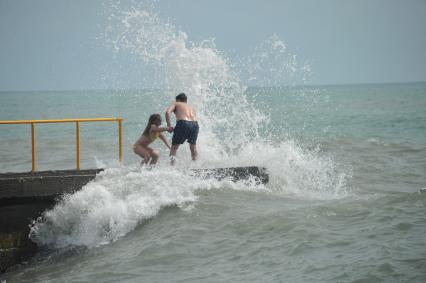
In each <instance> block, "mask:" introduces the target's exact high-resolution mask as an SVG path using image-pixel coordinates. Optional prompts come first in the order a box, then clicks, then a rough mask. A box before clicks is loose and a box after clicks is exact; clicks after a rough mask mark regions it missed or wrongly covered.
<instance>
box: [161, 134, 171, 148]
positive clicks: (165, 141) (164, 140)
mask: <svg viewBox="0 0 426 283" xmlns="http://www.w3.org/2000/svg"><path fill="white" fill-rule="evenodd" d="M159 138H160V139H161V140H162V141H163V142H164V144H165V145H166V146H167V148H168V149H170V144H169V142H168V141H167V139H166V137H165V136H164V135H163V134H160V136H159Z"/></svg>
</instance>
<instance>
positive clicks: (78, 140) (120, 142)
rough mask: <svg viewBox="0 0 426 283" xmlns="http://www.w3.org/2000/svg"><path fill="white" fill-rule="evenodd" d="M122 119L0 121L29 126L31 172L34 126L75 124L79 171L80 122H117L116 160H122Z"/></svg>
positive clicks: (34, 146)
mask: <svg viewBox="0 0 426 283" xmlns="http://www.w3.org/2000/svg"><path fill="white" fill-rule="evenodd" d="M122 121H123V119H122V118H82V119H60V120H11V121H0V125H2V124H31V154H32V169H31V170H32V171H33V172H34V171H35V170H36V127H35V126H36V124H44V123H75V143H76V167H77V170H80V123H81V122H118V159H119V160H120V162H121V161H122V160H123V142H122V141H123V139H122V134H123V130H122Z"/></svg>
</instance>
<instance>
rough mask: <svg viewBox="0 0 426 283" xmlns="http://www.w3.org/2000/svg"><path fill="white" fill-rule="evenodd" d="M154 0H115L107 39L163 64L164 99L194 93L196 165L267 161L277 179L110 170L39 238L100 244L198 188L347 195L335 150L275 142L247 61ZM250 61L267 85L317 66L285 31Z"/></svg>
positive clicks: (42, 225) (63, 207)
mask: <svg viewBox="0 0 426 283" xmlns="http://www.w3.org/2000/svg"><path fill="white" fill-rule="evenodd" d="M153 3H155V2H142V4H138V5H134V6H133V7H131V8H126V9H124V8H123V7H122V6H121V4H120V3H117V4H114V5H111V6H110V7H109V8H110V11H111V12H110V16H109V21H110V23H109V25H108V27H107V28H106V32H105V34H104V35H103V36H102V39H103V40H104V41H105V42H106V43H107V44H108V45H109V46H111V48H112V49H113V50H115V52H117V53H128V54H129V53H130V54H131V55H132V56H133V57H134V58H135V62H136V63H137V64H141V65H143V64H150V65H151V66H155V68H156V70H157V71H156V74H161V75H159V76H158V77H157V78H152V79H153V80H155V84H156V85H157V86H158V87H159V88H161V89H163V90H164V91H163V92H162V93H163V94H161V95H160V97H159V98H158V101H170V102H171V101H173V100H174V96H175V95H176V94H177V93H179V92H185V93H187V95H188V97H189V102H190V103H191V104H193V105H194V106H195V107H196V110H197V113H198V120H199V124H200V135H199V140H198V144H199V145H200V146H199V156H200V159H199V161H197V163H196V164H193V166H198V167H230V166H247V165H256V166H263V167H266V168H267V171H268V173H269V175H270V183H269V184H268V186H267V187H263V186H259V185H258V184H257V183H256V182H250V181H248V182H240V183H236V184H232V185H229V180H225V181H221V182H219V181H216V180H199V179H197V178H194V177H191V176H190V175H188V174H185V173H182V171H179V170H174V169H173V170H170V168H168V167H164V168H162V167H158V168H156V170H152V171H143V170H142V171H140V170H135V169H134V168H118V169H117V168H116V169H109V170H106V171H105V172H104V173H103V174H102V175H101V176H98V178H97V179H96V180H95V181H93V182H91V183H89V184H88V185H86V186H85V187H84V188H83V189H82V190H81V191H79V192H77V193H75V194H73V195H69V196H66V197H65V198H64V199H63V200H62V201H61V203H59V204H58V205H57V206H56V207H55V208H54V209H53V210H51V211H48V212H46V213H45V214H44V216H43V218H41V219H39V220H37V221H36V222H35V223H34V225H33V226H32V230H31V238H32V239H33V240H34V241H36V242H37V243H38V244H40V245H53V246H56V247H64V246H67V245H84V246H96V245H99V244H102V243H107V242H110V241H114V240H116V239H118V238H119V237H121V236H122V235H125V234H126V233H128V232H129V231H131V230H133V229H134V228H135V227H136V225H138V224H139V223H141V222H142V221H144V219H147V218H150V217H152V216H154V215H156V214H157V213H158V211H159V210H160V209H161V208H162V207H165V206H170V205H177V206H179V207H184V206H185V205H186V204H188V203H192V202H195V201H196V200H197V195H196V192H197V191H199V190H206V189H211V188H219V187H224V186H225V187H229V188H232V189H238V190H257V191H263V192H265V191H268V192H270V193H277V194H282V193H287V194H288V193H292V194H294V195H296V196H299V197H314V198H334V197H341V196H342V195H344V193H343V192H344V191H345V188H346V185H345V175H344V174H342V173H339V172H338V170H337V169H336V166H335V163H334V162H333V160H332V159H331V158H324V157H320V155H319V153H318V151H315V150H314V151H313V150H307V149H304V148H303V147H302V146H300V145H298V144H297V143H296V142H294V141H292V140H291V139H290V140H281V141H278V142H277V141H274V142H273V141H272V139H271V133H270V132H269V131H268V129H269V128H270V126H269V124H270V118H269V115H268V114H266V113H262V112H261V111H259V109H258V108H257V107H256V105H255V103H253V101H252V100H250V99H249V98H248V96H247V95H246V90H247V88H246V86H245V85H244V84H243V83H242V81H243V80H242V79H240V76H243V75H242V72H240V71H238V67H237V70H236V69H235V66H238V64H232V63H231V62H230V59H228V58H227V57H226V56H225V55H224V54H222V53H221V52H220V51H219V50H217V48H216V46H215V44H214V42H213V41H212V40H206V41H203V42H199V43H197V42H191V41H189V40H188V37H187V35H186V34H185V33H184V32H182V31H180V30H178V29H177V28H176V27H175V26H174V25H173V24H171V23H170V22H168V21H166V20H163V19H162V18H161V17H159V15H158V14H157V13H156V12H155V5H154V4H153ZM276 60H281V62H279V63H280V64H276V62H275V61H276ZM272 61H274V63H275V64H273V65H272ZM230 66H233V68H231V67H230ZM240 66H243V65H240ZM244 66H245V67H244V70H247V73H246V75H244V76H245V77H246V78H247V80H248V81H249V82H257V83H259V84H263V85H273V84H274V83H277V82H281V83H282V82H285V81H294V80H295V78H296V77H298V78H299V79H301V80H302V81H303V80H306V79H307V74H308V73H309V67H308V65H306V64H301V65H300V64H298V63H297V60H296V57H295V56H293V55H291V53H289V52H288V50H287V47H286V45H285V44H284V42H283V41H281V40H280V39H279V38H277V37H276V36H273V37H271V38H270V39H268V40H267V41H266V42H264V43H262V44H261V45H260V47H258V48H256V49H255V52H254V53H253V56H251V57H249V58H248V59H247V60H246V61H245V63H244ZM272 66H273V67H272ZM262 70H263V71H262ZM147 115H149V114H148V113H147ZM259 129H266V131H263V132H260V131H259ZM184 154H185V153H183V154H182V155H184ZM186 155H187V156H189V154H186ZM180 163H181V164H182V163H184V162H180ZM153 179H155V180H160V181H158V182H157V181H156V182H152V180H153Z"/></svg>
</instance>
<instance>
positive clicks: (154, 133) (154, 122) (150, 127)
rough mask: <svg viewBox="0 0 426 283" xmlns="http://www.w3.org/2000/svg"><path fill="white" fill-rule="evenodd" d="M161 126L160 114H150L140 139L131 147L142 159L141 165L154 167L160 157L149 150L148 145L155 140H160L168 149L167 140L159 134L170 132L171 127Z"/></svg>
mask: <svg viewBox="0 0 426 283" xmlns="http://www.w3.org/2000/svg"><path fill="white" fill-rule="evenodd" d="M160 125H161V116H160V114H152V115H151V116H150V117H149V120H148V124H147V125H146V128H145V130H144V131H143V133H142V135H141V137H140V138H139V139H138V140H137V141H136V143H135V144H134V145H133V151H134V152H135V153H136V154H137V155H139V156H140V157H142V158H143V161H142V162H141V165H143V164H148V162H149V161H150V160H151V162H150V163H149V165H155V164H156V163H157V161H158V158H159V157H160V155H159V154H158V152H157V151H155V150H154V149H152V148H150V147H149V146H148V145H149V144H150V143H152V142H153V141H155V140H156V139H157V138H160V139H161V140H162V141H163V142H164V144H165V145H166V146H167V147H168V148H169V149H170V145H169V143H168V142H167V139H166V138H165V137H164V135H163V134H162V133H161V132H164V131H168V132H172V131H173V128H172V127H166V128H162V127H160Z"/></svg>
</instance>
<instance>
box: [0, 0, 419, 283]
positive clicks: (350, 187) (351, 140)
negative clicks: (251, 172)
mask: <svg viewBox="0 0 426 283" xmlns="http://www.w3.org/2000/svg"><path fill="white" fill-rule="evenodd" d="M117 9H118V8H117ZM115 13H116V14H115V15H116V17H113V19H117V18H119V19H120V21H117V23H114V22H113V23H112V25H111V26H112V27H114V24H117V25H119V27H118V28H116V29H115V30H114V29H113V30H112V31H111V30H109V31H108V34H107V35H106V36H105V38H109V39H110V40H105V42H106V43H108V44H111V46H113V47H114V49H115V50H118V52H130V53H131V54H132V56H135V58H138V60H139V59H140V62H139V63H141V64H142V63H143V62H145V63H146V64H151V66H154V67H156V68H157V71H158V73H157V74H159V75H158V77H157V79H158V80H157V82H158V85H156V86H155V87H152V88H151V87H150V88H141V89H105V90H94V89H91V90H69V91H2V92H0V120H27V119H65V118H100V117H103V118H106V117H120V118H123V161H122V162H119V160H118V126H117V123H116V122H93V123H81V125H80V131H81V133H80V143H81V145H80V148H81V157H80V158H81V168H82V169H90V168H104V169H105V170H104V171H103V172H101V173H99V174H98V176H97V177H96V179H95V180H93V181H91V182H89V183H88V184H87V185H85V186H84V187H83V188H82V189H81V190H79V191H77V192H75V193H73V194H67V195H64V196H63V197H62V198H61V199H60V200H59V201H58V203H57V204H56V205H55V206H54V207H53V208H52V209H49V210H47V211H45V212H44V213H43V214H42V215H41V217H39V218H37V219H32V220H29V223H28V224H29V225H30V227H31V231H30V233H29V235H28V236H29V238H30V239H31V240H32V241H34V242H35V243H36V244H37V245H38V246H39V253H38V254H37V255H36V256H35V257H34V258H33V259H31V260H29V261H27V262H24V263H22V264H20V265H19V266H16V267H14V268H12V269H11V270H9V271H8V272H6V273H4V274H1V275H0V279H1V280H2V282H8V283H9V282H358V283H361V282H386V283H387V282H418V283H421V282H426V237H425V234H426V83H424V82H417V83H392V84H391V83H383V84H357V85H318V86H316V85H311V84H309V83H308V80H309V75H310V74H309V73H310V71H309V70H308V69H309V68H307V66H305V65H303V64H295V62H294V61H293V60H292V58H293V59H294V57H293V56H290V55H291V54H289V53H288V51H287V50H288V49H286V45H285V44H284V43H283V41H281V40H279V39H277V38H276V37H272V38H271V39H270V40H269V41H267V42H265V43H264V45H263V46H268V48H266V51H265V50H263V51H262V52H260V53H256V54H254V55H253V56H252V57H251V58H250V60H247V61H246V64H245V65H244V68H243V67H238V66H237V64H232V63H231V59H230V58H228V57H227V56H226V55H225V54H224V52H222V51H220V50H218V47H216V46H214V44H212V43H211V42H210V43H205V42H202V43H199V44H197V43H193V42H189V39H188V37H187V36H186V35H185V33H184V32H183V31H181V30H179V29H178V28H176V27H174V26H173V25H171V24H170V23H169V22H167V23H165V21H163V20H161V18H159V16H158V14H155V13H154V12H153V11H152V9H147V10H144V9H142V8H138V9H133V10H131V12H126V11H123V10H119V11H116V12H115ZM111 34H115V35H117V34H120V35H122V36H115V37H113V36H111ZM142 39H143V40H142ZM144 40H145V41H144ZM147 40H148V41H147ZM259 54H261V55H259ZM265 56H266V57H268V58H269V59H271V58H275V59H274V60H263V59H265V58H266V57H265ZM256 60H260V61H256ZM277 60H281V61H279V62H281V63H280V64H278V65H264V64H265V62H270V63H268V64H273V63H274V62H277ZM256 62H258V63H256ZM240 66H242V65H240ZM247 66H249V67H250V66H251V67H252V68H247ZM259 68H262V70H264V71H265V72H263V73H262V76H263V77H259V76H258V77H256V74H260V73H261V72H259ZM277 68H278V69H277ZM271 71H272V72H271ZM308 71H309V72H308ZM161 74H162V75H161ZM293 82H294V83H293ZM280 83H282V84H280ZM180 92H185V93H186V94H187V96H188V103H190V104H191V105H193V106H194V108H195V109H196V111H197V116H198V122H199V125H200V134H199V137H198V141H197V148H198V153H199V158H198V160H196V161H195V162H193V161H191V158H190V152H189V149H188V146H187V145H186V144H184V145H182V146H181V147H180V148H179V151H178V154H177V160H176V165H175V166H173V167H172V166H171V165H170V160H169V157H168V149H167V148H166V146H165V145H164V144H163V143H162V142H161V141H155V142H154V144H153V147H154V148H155V149H156V150H158V151H159V153H160V160H159V164H158V165H157V166H156V167H153V168H147V167H141V166H140V161H141V158H140V157H139V156H137V155H135V154H134V153H133V151H132V145H133V143H134V142H135V141H136V140H137V138H138V137H139V136H140V135H141V133H142V132H143V130H144V128H145V126H146V124H147V120H148V117H149V115H150V114H153V113H159V114H161V115H162V116H163V117H164V112H165V109H166V108H167V107H168V106H169V105H170V104H171V103H172V102H173V100H174V97H175V96H176V95H177V94H178V93H180ZM163 119H164V118H163ZM173 123H174V120H173ZM164 124H165V123H164V120H163V125H164ZM75 127H76V126H75V124H74V123H63V124H61V123H55V124H37V125H36V146H37V149H36V150H37V160H36V166H37V170H40V171H44V170H59V169H75V167H76V144H75V140H76V133H75V131H76V130H75ZM0 129H1V130H0V141H1V142H0V160H1V162H0V172H27V171H30V170H31V128H30V126H29V125H0ZM165 136H166V138H167V139H168V140H169V141H170V140H171V134H168V133H165ZM241 166H258V167H263V168H265V170H266V172H267V174H268V175H269V182H268V183H266V184H262V183H260V182H258V180H256V178H255V177H253V178H249V179H245V180H239V181H235V182H234V181H233V180H231V179H229V178H225V179H223V180H217V179H215V178H200V177H197V176H194V175H193V174H190V169H193V168H225V167H241Z"/></svg>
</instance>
